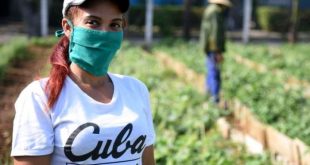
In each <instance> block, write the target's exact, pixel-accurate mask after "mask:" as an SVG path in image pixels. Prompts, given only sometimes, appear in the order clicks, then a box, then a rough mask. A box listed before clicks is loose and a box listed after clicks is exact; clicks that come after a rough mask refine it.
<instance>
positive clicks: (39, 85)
mask: <svg viewBox="0 0 310 165" xmlns="http://www.w3.org/2000/svg"><path fill="white" fill-rule="evenodd" d="M47 81H48V78H40V79H37V80H33V81H32V82H30V83H29V84H28V85H27V86H26V87H25V88H24V89H23V90H22V92H21V93H33V94H40V95H42V94H44V95H45V92H44V91H45V86H46V84H47Z"/></svg>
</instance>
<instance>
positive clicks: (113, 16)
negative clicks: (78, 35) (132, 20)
mask: <svg viewBox="0 0 310 165" xmlns="http://www.w3.org/2000/svg"><path fill="white" fill-rule="evenodd" d="M76 10H77V12H75V13H76V14H74V15H73V20H71V21H72V22H73V24H74V26H78V27H83V28H87V29H93V30H101V31H122V30H123V27H124V20H123V14H122V13H121V11H120V10H119V9H118V7H117V6H116V5H114V4H113V3H111V2H109V1H93V3H92V4H90V5H88V6H87V7H78V8H77V9H76ZM65 21H66V20H65ZM63 23H64V22H63ZM63 25H64V24H63ZM66 26H68V25H66ZM67 28H69V27H67ZM65 29H66V28H65Z"/></svg>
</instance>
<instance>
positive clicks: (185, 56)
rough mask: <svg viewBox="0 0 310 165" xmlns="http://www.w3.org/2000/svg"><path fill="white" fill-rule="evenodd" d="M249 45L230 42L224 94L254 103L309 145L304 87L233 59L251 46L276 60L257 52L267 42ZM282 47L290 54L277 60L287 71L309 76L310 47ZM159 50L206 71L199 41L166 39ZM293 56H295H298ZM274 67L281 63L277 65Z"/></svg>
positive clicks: (269, 119) (268, 119)
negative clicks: (290, 84) (292, 85)
mask: <svg viewBox="0 0 310 165" xmlns="http://www.w3.org/2000/svg"><path fill="white" fill-rule="evenodd" d="M245 47H246V46H241V45H238V44H231V43H230V45H229V48H228V53H227V54H226V55H225V62H224V64H223V66H222V69H223V72H222V78H223V91H222V92H223V96H224V97H225V98H226V99H229V100H230V99H233V98H237V99H239V100H240V101H241V102H242V103H244V104H246V105H247V106H248V107H250V108H251V110H252V111H253V112H254V114H256V115H257V116H258V117H259V119H261V120H262V121H263V122H265V123H267V124H270V125H272V126H273V127H275V128H276V129H278V130H280V131H281V132H283V133H285V134H287V135H289V136H291V137H298V138H300V139H302V140H303V141H304V142H306V143H307V144H308V145H309V144H310V139H309V136H310V129H309V127H308V125H309V124H310V117H309V115H305V114H307V111H308V108H309V107H310V100H309V99H306V98H305V97H304V96H303V95H302V90H303V88H302V87H301V86H300V87H299V88H297V89H286V88H285V86H284V83H285V82H284V80H285V79H284V78H283V77H277V76H274V75H273V74H272V72H271V71H270V72H266V73H257V72H256V71H254V70H250V69H248V68H247V67H245V66H243V65H241V64H237V63H236V62H235V61H234V59H233V56H234V54H235V52H236V51H238V52H240V54H242V52H244V54H246V52H247V50H251V52H252V54H251V57H253V58H254V57H260V58H259V59H264V61H265V63H266V65H267V64H269V65H271V66H273V64H272V63H273V62H274V61H273V58H272V57H268V55H264V57H265V58H263V57H262V56H260V55H259V54H257V53H259V51H257V50H256V49H254V48H256V47H258V48H259V47H263V46H259V45H255V47H254V46H253V47H252V49H251V48H248V49H246V48H245ZM277 49H278V48H277ZM282 49H283V50H282ZM282 49H280V50H281V52H285V54H286V55H281V58H276V59H275V60H276V61H277V63H282V64H286V65H283V66H282V67H280V68H279V69H281V70H283V71H285V72H289V71H291V72H294V70H295V72H294V73H297V72H300V73H299V75H301V76H302V77H303V76H306V75H307V71H308V70H309V69H307V66H306V65H301V64H303V63H302V62H304V63H305V62H306V59H308V56H307V54H306V53H305V50H304V49H306V47H303V46H302V45H300V46H296V47H295V49H293V50H294V51H293V50H289V49H292V48H289V46H284V47H283V48H282ZM155 50H157V51H158V50H161V51H165V52H167V53H169V54H170V55H171V56H173V57H174V58H175V59H177V60H179V61H182V62H183V63H185V64H186V65H187V66H188V67H189V68H191V69H193V70H195V71H196V72H197V73H200V74H204V73H205V71H204V68H205V66H204V55H203V54H202V53H201V52H200V49H199V47H198V44H197V43H195V42H192V43H185V42H182V41H175V42H171V44H170V45H167V43H166V42H163V44H158V45H157V46H156V48H155ZM271 51H274V50H271ZM294 52H296V53H294ZM298 52H304V53H298ZM290 53H292V54H290ZM249 56H250V55H249ZM293 57H295V58H294V60H293ZM301 59H303V60H305V61H302V60H301ZM268 61H269V63H268ZM296 61H299V68H298V69H297V67H293V66H295V65H292V64H291V63H295V62H296ZM297 63H298V62H297ZM273 68H278V67H276V66H274V67H273ZM307 77H309V76H307Z"/></svg>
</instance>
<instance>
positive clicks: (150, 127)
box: [142, 83, 156, 146]
mask: <svg viewBox="0 0 310 165" xmlns="http://www.w3.org/2000/svg"><path fill="white" fill-rule="evenodd" d="M142 95H143V96H142V98H143V99H144V100H143V101H144V103H145V107H146V108H145V109H144V110H145V114H146V118H147V125H148V130H149V132H148V133H149V134H148V138H147V141H146V146H150V145H152V144H154V143H155V137H156V135H155V129H154V125H153V117H152V110H151V103H150V94H149V91H148V89H147V87H146V86H145V85H144V84H143V83H142Z"/></svg>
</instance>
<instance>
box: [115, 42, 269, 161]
mask: <svg viewBox="0 0 310 165" xmlns="http://www.w3.org/2000/svg"><path fill="white" fill-rule="evenodd" d="M112 71H113V72H116V73H121V74H127V75H132V76H135V77H137V78H139V79H140V80H142V81H143V82H144V83H145V84H146V85H147V87H148V89H149V90H150V94H151V105H152V110H153V117H154V125H155V129H156V133H157V138H156V145H155V147H156V153H155V155H156V162H157V164H167V165H172V164H223V165H226V164H227V165H228V164H271V162H270V159H269V157H268V156H267V154H266V155H263V156H252V155H250V154H247V153H246V152H245V148H244V147H243V146H242V145H237V144H235V143H232V142H231V141H227V140H225V139H223V138H222V137H221V136H220V134H219V133H218V132H217V131H216V130H215V129H214V128H215V126H214V123H215V121H216V120H217V119H218V117H219V116H221V115H225V112H223V111H221V110H219V109H217V108H215V107H212V106H210V105H209V104H208V103H207V102H206V98H205V97H204V96H203V95H201V94H199V93H198V91H197V90H196V89H195V88H194V87H193V86H191V85H190V84H187V83H185V82H184V81H183V80H182V79H181V78H179V77H177V75H176V74H175V73H174V72H173V71H171V70H167V69H165V67H164V66H162V64H160V63H158V61H157V60H156V59H155V58H154V56H152V55H147V54H145V53H144V52H143V51H142V50H141V48H139V47H136V46H133V45H130V44H128V43H127V44H125V45H124V46H123V49H122V51H121V52H120V54H119V55H118V58H117V59H116V60H115V61H114V63H113V64H112Z"/></svg>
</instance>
